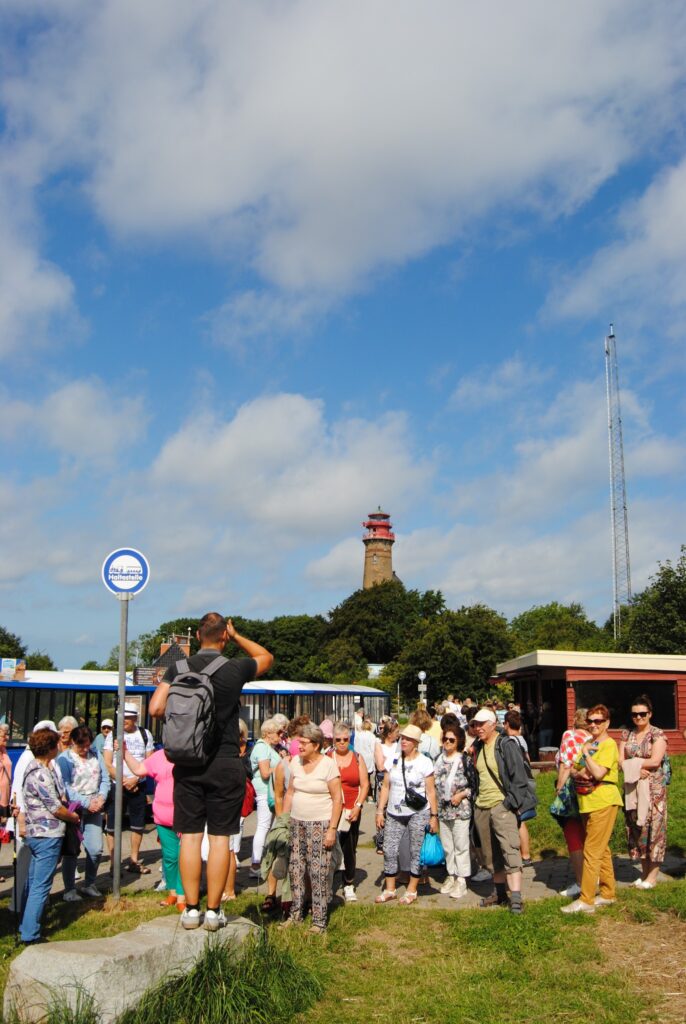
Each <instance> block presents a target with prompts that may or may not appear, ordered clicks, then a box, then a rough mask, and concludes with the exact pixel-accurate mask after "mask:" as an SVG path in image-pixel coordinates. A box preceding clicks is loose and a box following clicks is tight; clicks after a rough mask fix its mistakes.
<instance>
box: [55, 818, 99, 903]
mask: <svg viewBox="0 0 686 1024" xmlns="http://www.w3.org/2000/svg"><path fill="white" fill-rule="evenodd" d="M81 827H82V829H83V848H84V850H85V851H86V880H85V883H84V884H85V885H95V879H96V877H97V874H98V864H99V863H100V857H101V854H102V811H98V812H97V814H90V812H86V814H85V815H84V817H83V825H82V826H81ZM75 875H76V857H63V858H62V881H63V882H64V888H65V891H66V892H69V890H70V889H73V888H74V885H75V884H76V879H75Z"/></svg>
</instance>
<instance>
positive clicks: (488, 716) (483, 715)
mask: <svg viewBox="0 0 686 1024" xmlns="http://www.w3.org/2000/svg"><path fill="white" fill-rule="evenodd" d="M497 721H498V719H497V718H496V716H495V715H494V713H493V712H492V711H491V710H490V708H481V711H477V713H476V714H475V715H474V718H472V722H497Z"/></svg>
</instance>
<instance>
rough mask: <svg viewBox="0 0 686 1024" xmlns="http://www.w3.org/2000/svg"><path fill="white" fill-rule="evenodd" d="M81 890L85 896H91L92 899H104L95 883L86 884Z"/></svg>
mask: <svg viewBox="0 0 686 1024" xmlns="http://www.w3.org/2000/svg"><path fill="white" fill-rule="evenodd" d="M81 892H82V894H83V895H84V896H90V897H91V899H94V900H100V899H102V893H101V892H100V890H99V889H98V888H96V886H94V885H84V887H83V888H82V890H81Z"/></svg>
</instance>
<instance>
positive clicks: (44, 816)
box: [22, 759, 65, 839]
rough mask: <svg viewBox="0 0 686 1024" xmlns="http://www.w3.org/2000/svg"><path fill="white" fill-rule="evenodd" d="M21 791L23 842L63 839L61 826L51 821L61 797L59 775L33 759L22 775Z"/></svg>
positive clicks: (62, 795)
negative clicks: (24, 822) (24, 817)
mask: <svg viewBox="0 0 686 1024" xmlns="http://www.w3.org/2000/svg"><path fill="white" fill-rule="evenodd" d="M53 763H54V762H53ZM22 790H23V794H24V813H25V815H26V836H27V838H28V839H59V838H60V836H63V835H64V830H65V823H64V822H63V821H60V819H59V818H57V817H55V811H57V810H59V808H60V807H62V806H63V803H62V801H63V799H64V797H65V793H64V786H63V784H62V776H61V775H60V774H59V772H56V771H52V770H51V769H50V768H49V767H48V766H47V765H44V764H41V762H40V761H36V760H35V759H34V760H32V761H31V763H30V764H29V765H28V767H27V769H26V772H25V774H24V781H23V785H22Z"/></svg>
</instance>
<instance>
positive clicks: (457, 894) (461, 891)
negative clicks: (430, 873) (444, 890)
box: [449, 878, 467, 900]
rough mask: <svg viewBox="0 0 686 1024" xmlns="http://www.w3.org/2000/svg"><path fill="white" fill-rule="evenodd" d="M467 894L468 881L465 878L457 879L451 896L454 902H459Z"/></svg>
mask: <svg viewBox="0 0 686 1024" xmlns="http://www.w3.org/2000/svg"><path fill="white" fill-rule="evenodd" d="M466 892H467V880H466V879H465V878H456V879H455V885H454V886H453V887H452V889H451V891H450V893H449V895H450V898H451V899H452V900H459V899H461V898H462V896H464V895H465V893H466Z"/></svg>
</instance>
